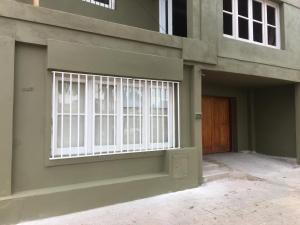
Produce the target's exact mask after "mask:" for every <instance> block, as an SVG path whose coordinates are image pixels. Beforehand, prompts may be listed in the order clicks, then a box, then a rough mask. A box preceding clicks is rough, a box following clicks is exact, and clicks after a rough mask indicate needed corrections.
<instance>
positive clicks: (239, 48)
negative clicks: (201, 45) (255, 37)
mask: <svg viewBox="0 0 300 225" xmlns="http://www.w3.org/2000/svg"><path fill="white" fill-rule="evenodd" d="M275 2H277V3H279V9H280V10H279V11H280V37H281V46H280V48H279V49H274V48H270V47H267V46H261V45H258V44H254V43H248V42H245V41H240V40H235V39H233V38H228V37H225V36H224V35H223V1H218V2H217V12H216V13H217V15H216V16H217V21H218V22H217V27H218V32H217V33H218V34H217V36H218V41H217V45H218V57H219V64H220V63H221V62H223V63H224V64H225V63H226V64H228V65H229V66H231V67H232V66H233V64H229V63H228V62H229V61H228V60H235V61H239V62H243V63H245V62H248V63H252V64H253V63H254V64H253V70H259V67H258V66H257V65H258V64H260V65H266V66H271V67H274V66H275V67H280V68H284V69H287V70H300V64H299V62H300V45H299V43H300V36H299V32H300V20H299V18H300V2H298V1H293V0H284V1H275ZM237 65H243V64H241V63H239V64H236V66H237ZM225 66H226V65H225ZM235 69H237V68H235ZM237 70H238V69H237ZM239 70H240V71H242V70H244V68H239ZM244 71H245V70H244ZM298 73H299V72H298ZM286 76H288V74H287V75H286ZM282 77H285V74H283V75H282Z"/></svg>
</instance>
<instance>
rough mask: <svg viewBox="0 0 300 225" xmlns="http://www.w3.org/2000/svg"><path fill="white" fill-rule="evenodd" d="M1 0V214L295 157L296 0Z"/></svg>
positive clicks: (299, 149) (56, 210) (61, 209)
mask: <svg viewBox="0 0 300 225" xmlns="http://www.w3.org/2000/svg"><path fill="white" fill-rule="evenodd" d="M35 2H36V3H38V6H33V4H32V1H31V0H2V1H1V2H0V59H1V60H0V65H1V68H2V70H1V76H0V93H1V94H0V105H1V110H0V115H1V116H0V124H1V126H0V134H1V135H0V160H1V161H0V224H10V223H16V222H19V221H25V220H31V219H37V218H43V217H48V216H55V215H61V214H65V213H70V212H76V211H80V210H85V209H91V208H95V207H100V206H104V205H108V204H114V203H118V202H124V201H129V200H133V199H138V198H143V197H147V196H153V195H157V194H160V193H166V192H171V191H178V190H183V189H188V188H193V187H198V186H200V185H201V184H202V156H203V154H209V153H217V152H229V151H233V152H238V151H243V150H250V151H256V152H259V153H263V154H268V155H274V156H286V157H294V158H297V159H298V162H299V163H300V117H299V116H300V86H299V81H300V66H299V62H300V45H299V42H300V37H299V35H298V33H299V30H300V21H299V20H298V17H299V15H300V3H299V2H298V1H296V0H281V1H277V0H276V1H275V0H274V1H269V0H223V1H221V0H202V1H199V0H190V1H185V0H122V1H121V0H97V1H93V0H40V1H35Z"/></svg>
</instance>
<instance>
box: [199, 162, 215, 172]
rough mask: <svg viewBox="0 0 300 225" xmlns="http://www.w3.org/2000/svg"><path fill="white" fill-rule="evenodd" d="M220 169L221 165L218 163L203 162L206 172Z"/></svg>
mask: <svg viewBox="0 0 300 225" xmlns="http://www.w3.org/2000/svg"><path fill="white" fill-rule="evenodd" d="M218 168H219V165H218V164H216V163H212V162H208V161H203V170H205V171H209V170H214V169H218Z"/></svg>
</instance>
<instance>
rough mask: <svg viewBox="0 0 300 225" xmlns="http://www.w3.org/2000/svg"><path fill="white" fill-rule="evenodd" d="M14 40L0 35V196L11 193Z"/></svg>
mask: <svg viewBox="0 0 300 225" xmlns="http://www.w3.org/2000/svg"><path fill="white" fill-rule="evenodd" d="M14 58H15V40H14V39H11V38H9V37H0V68H1V74H0V197H3V196H8V195H11V189H12V188H11V183H12V182H11V178H12V146H13V102H14Z"/></svg>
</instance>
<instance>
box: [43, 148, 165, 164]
mask: <svg viewBox="0 0 300 225" xmlns="http://www.w3.org/2000/svg"><path fill="white" fill-rule="evenodd" d="M165 152H166V151H152V152H137V153H134V154H133V153H126V154H115V155H102V156H90V157H82V158H70V159H56V160H50V159H46V162H45V166H46V167H56V166H64V165H74V164H86V163H96V162H105V161H114V160H126V159H137V158H151V157H159V156H163V155H164V154H165Z"/></svg>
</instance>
